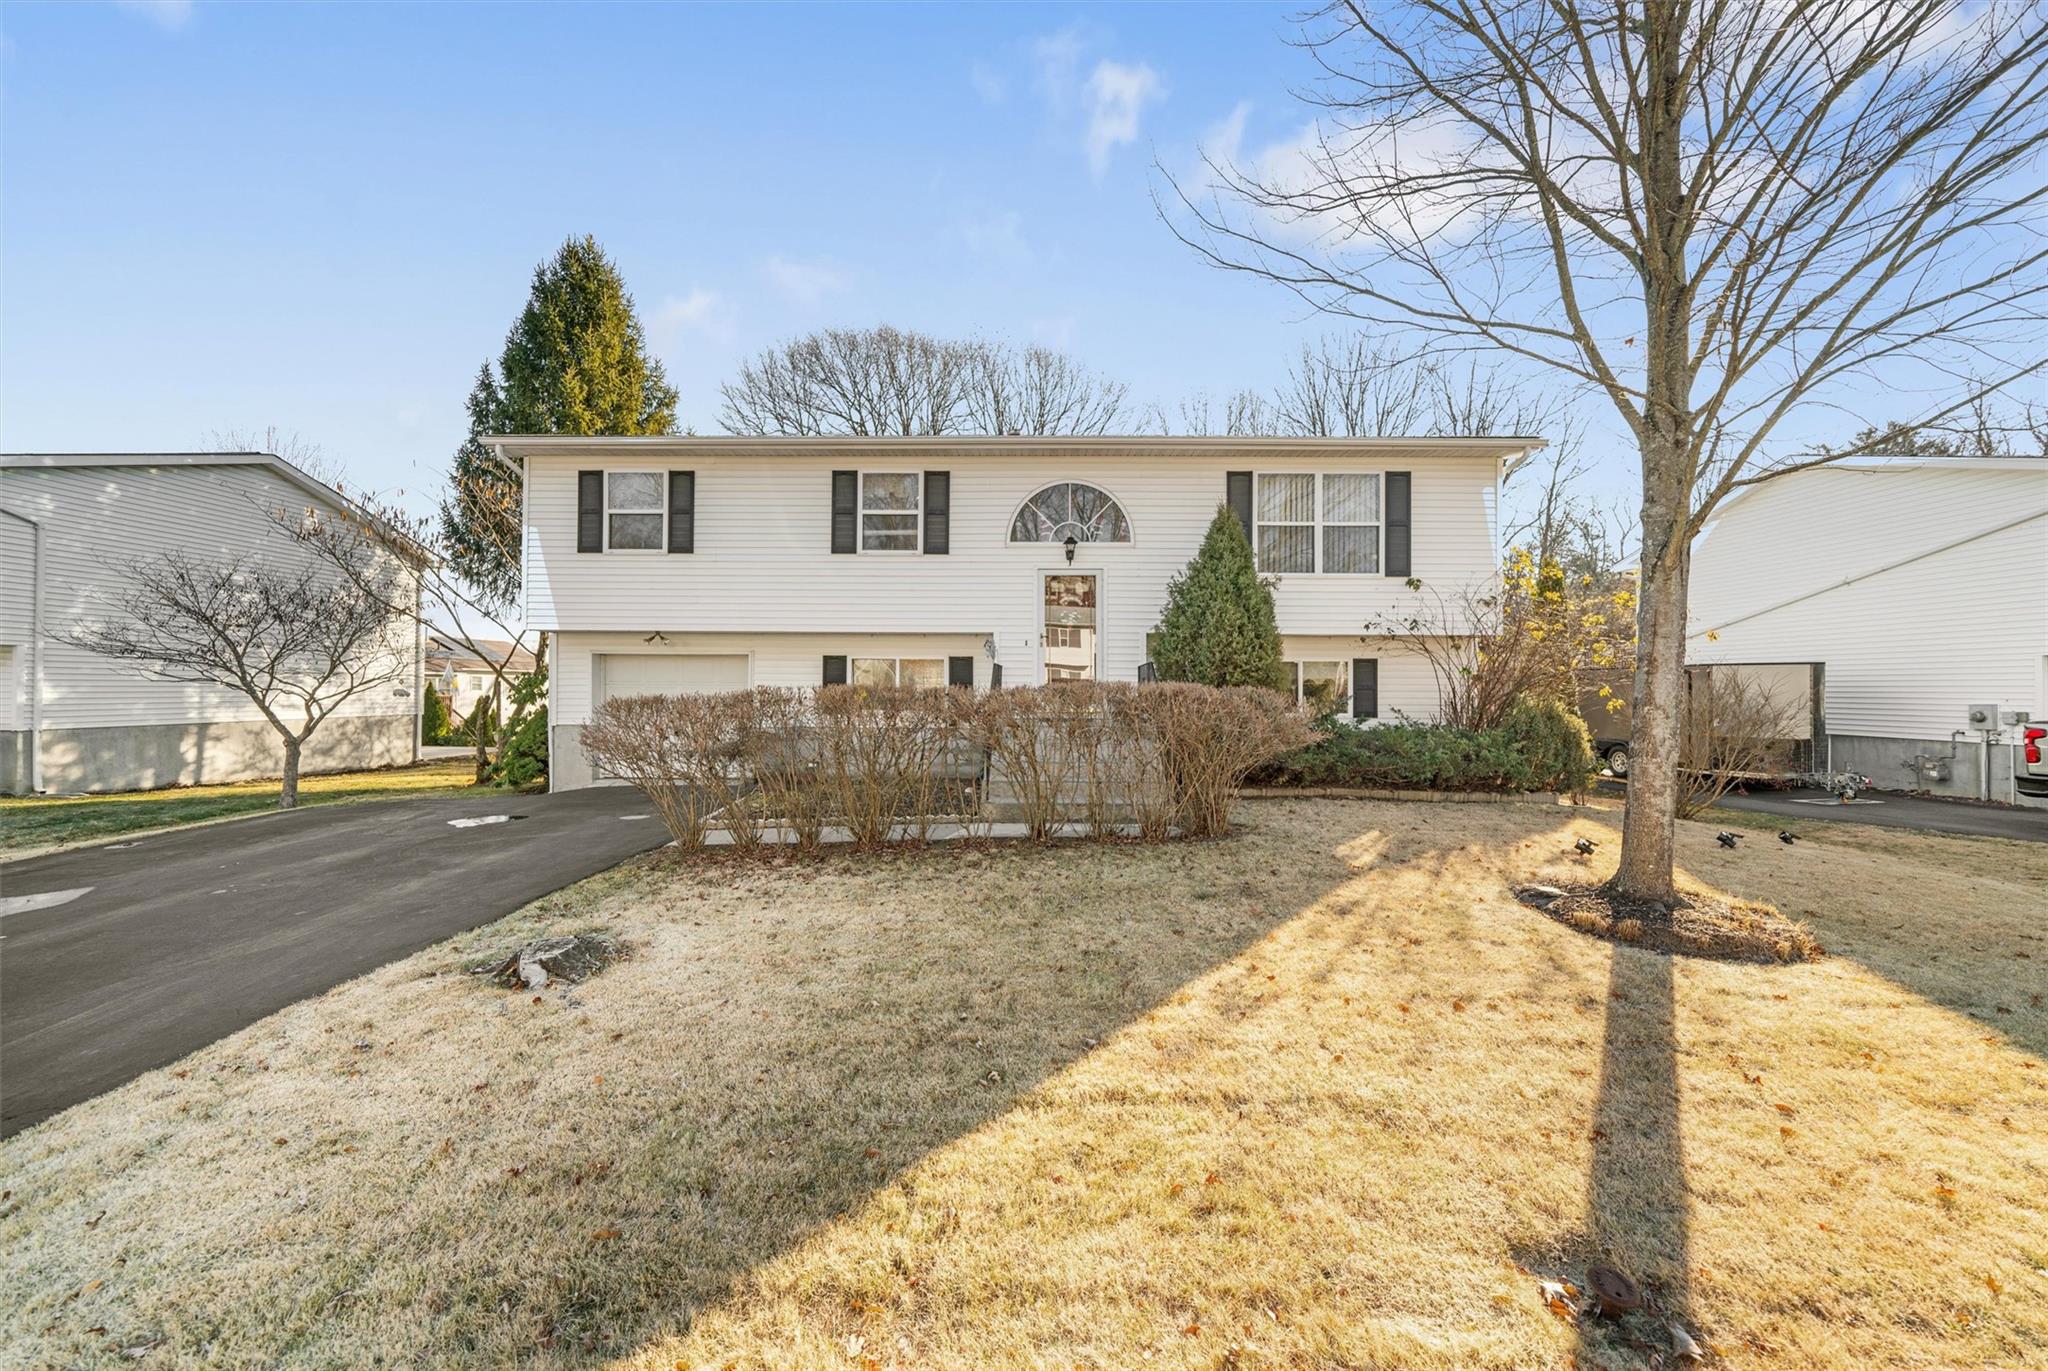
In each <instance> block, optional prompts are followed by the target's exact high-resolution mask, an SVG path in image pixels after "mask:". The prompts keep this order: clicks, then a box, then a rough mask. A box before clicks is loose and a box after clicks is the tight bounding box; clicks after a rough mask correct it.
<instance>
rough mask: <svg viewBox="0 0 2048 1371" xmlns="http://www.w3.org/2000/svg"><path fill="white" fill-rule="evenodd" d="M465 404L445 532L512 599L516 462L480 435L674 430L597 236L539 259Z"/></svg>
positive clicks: (515, 588) (445, 506) (461, 567)
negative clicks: (504, 460)
mask: <svg viewBox="0 0 2048 1371" xmlns="http://www.w3.org/2000/svg"><path fill="white" fill-rule="evenodd" d="M468 408H469V434H468V436H467V437H466V438H465V439H464V440H463V443H462V446H461V447H459V448H458V449H456V453H455V464H454V470H453V471H452V472H451V473H450V481H449V493H448V495H447V496H446V498H444V499H443V501H442V503H441V532H442V535H443V537H444V538H445V540H446V542H447V545H448V549H449V555H450V557H451V559H452V560H453V561H454V563H455V566H456V570H457V571H459V572H460V573H461V574H462V575H463V577H464V578H465V579H467V580H468V581H469V582H470V584H472V585H474V586H475V587H477V588H478V589H479V590H481V591H484V592H486V593H487V594H489V595H490V596H491V597H493V598H494V599H496V600H498V601H499V602H500V603H503V604H511V603H513V602H514V601H516V600H517V599H518V595H519V560H518V549H519V507H520V488H519V484H520V482H519V472H518V471H517V470H508V469H507V468H505V467H504V466H502V465H501V464H500V463H499V462H498V460H497V457H496V455H495V454H494V453H493V452H492V451H491V450H490V447H489V446H488V445H487V444H486V443H485V442H484V439H485V438H486V437H488V436H490V435H492V434H497V433H561V434H579V435H603V436H607V437H628V436H632V435H635V434H649V433H672V432H674V431H675V425H676V391H675V387H673V386H671V385H670V384H669V383H668V377H667V376H666V375H665V374H664V373H663V371H662V367H661V362H660V361H659V360H658V359H657V358H655V357H653V356H651V355H649V353H648V351H647V338H646V334H645V333H644V332H643V331H642V330H641V327H640V320H639V317H638V316H637V315H636V314H635V313H634V312H633V297H632V296H631V295H629V294H627V292H626V283H625V280H624V278H623V277H621V276H620V275H619V269H618V268H617V267H616V266H615V265H613V263H612V261H611V259H610V258H608V257H606V256H605V254H604V249H603V248H601V247H599V246H598V244H597V240H596V239H595V238H592V237H589V236H587V235H586V236H585V237H582V238H571V239H569V240H568V241H567V242H565V243H563V244H562V246H561V248H560V249H559V250H558V251H557V252H556V253H555V255H554V256H553V257H552V258H550V259H549V260H548V261H546V262H543V263H542V264H541V265H540V266H539V267H537V268H535V269H534V273H533V288H532V290H531V292H530V293H529V295H528V298H527V301H526V308H525V309H523V310H522V311H520V314H519V318H518V320H517V322H515V323H514V324H513V325H512V331H511V332H510V333H509V334H508V335H506V338H505V351H504V354H503V355H502V356H501V357H500V358H499V360H498V368H497V371H496V373H495V374H494V373H493V372H492V370H491V365H490V363H488V362H486V363H485V364H484V365H483V366H482V367H481V368H479V369H478V372H477V378H476V382H475V384H474V385H473V386H471V388H470V392H469V401H468Z"/></svg>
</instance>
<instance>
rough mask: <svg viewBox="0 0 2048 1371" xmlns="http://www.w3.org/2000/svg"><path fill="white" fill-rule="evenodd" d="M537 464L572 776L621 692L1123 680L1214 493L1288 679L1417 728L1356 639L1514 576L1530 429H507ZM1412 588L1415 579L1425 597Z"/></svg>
mask: <svg viewBox="0 0 2048 1371" xmlns="http://www.w3.org/2000/svg"><path fill="white" fill-rule="evenodd" d="M495 441H496V443H497V448H498V451H499V453H500V454H501V456H502V457H503V458H504V459H505V460H506V461H508V462H511V463H513V464H516V465H519V466H521V467H522V468H523V470H524V472H525V490H526V512H525V566H524V579H525V595H526V604H525V614H526V624H527V626H528V627H529V628H535V629H540V630H542V631H544V632H546V633H547V634H549V636H550V644H549V653H548V660H549V719H550V722H551V726H552V729H553V738H552V748H553V756H552V759H551V765H550V775H551V776H552V778H553V780H552V783H553V785H554V787H555V788H556V789H570V788H574V787H578V786H583V785H588V784H589V783H590V781H591V771H590V766H589V763H588V761H587V760H586V759H585V758H584V755H583V751H582V748H581V746H580V745H579V741H578V740H579V735H580V734H581V731H582V727H583V725H584V724H585V723H587V722H588V721H589V718H590V711H591V709H592V708H593V706H594V705H595V704H596V703H598V702H599V701H602V700H604V699H607V698H610V697H612V696H617V695H638V694H651V693H664V694H673V693H678V692H684V691H698V690H707V691H708V690H731V689H739V688H742V687H746V686H750V685H772V686H815V685H820V684H826V683H833V682H852V683H861V682H869V683H881V684H891V683H901V684H926V685H933V686H940V685H962V686H970V687H973V688H975V689H987V688H989V687H991V686H995V685H1004V686H1014V685H1035V684H1039V683H1041V682H1044V681H1048V680H1059V679H1084V680H1088V679H1092V680H1121V681H1133V680H1137V679H1139V675H1140V667H1141V666H1142V665H1144V663H1145V662H1146V660H1147V656H1148V653H1147V646H1146V640H1147V636H1148V635H1149V634H1150V633H1151V632H1152V631H1153V629H1154V628H1155V627H1156V626H1157V624H1158V621H1159V614H1160V610H1161V609H1162V607H1163V606H1164V604H1165V602H1166V586H1167V582H1168V580H1169V579H1171V578H1172V577H1173V575H1174V574H1175V573H1176V572H1178V571H1180V570H1181V568H1182V567H1184V566H1186V565H1187V562H1188V559H1189V558H1190V557H1192V556H1193V555H1194V553H1195V550H1196V548H1197V547H1198V546H1199V545H1200V543H1201V540H1202V536H1203V534H1204V532H1205V531H1206V530H1207V528H1208V525H1209V522H1210V520H1211V519H1212V518H1213V517H1214V516H1215V513H1216V510H1217V508H1218V506H1227V507H1228V508H1229V509H1230V510H1231V511H1232V512H1233V513H1234V514H1235V515H1236V516H1237V517H1238V518H1239V519H1240V520H1241V521H1242V522H1243V524H1244V526H1245V530H1246V532H1247V533H1248V534H1249V535H1250V538H1251V542H1252V546H1253V547H1254V549H1255V550H1256V552H1257V555H1258V559H1259V565H1260V570H1261V571H1262V572H1264V573H1265V574H1266V575H1268V576H1271V577H1272V578H1274V581H1275V585H1274V591H1273V593H1274V601H1275V606H1276V609H1277V612H1278V617H1279V627H1280V632H1281V634H1282V642H1283V650H1284V655H1285V656H1286V658H1287V660H1288V662H1289V663H1290V664H1291V667H1292V678H1293V681H1294V688H1295V689H1296V690H1297V691H1298V692H1303V693H1305V694H1310V695H1315V696H1320V697H1322V698H1324V699H1334V700H1336V701H1337V702H1338V704H1339V708H1340V712H1342V713H1344V714H1347V715H1350V716H1352V717H1354V718H1358V719H1378V718H1391V717H1395V716H1400V717H1406V718H1419V719H1427V718H1431V717H1433V716H1434V715H1435V713H1436V709H1437V691H1436V685H1435V682H1434V680H1433V679H1432V677H1431V675H1430V672H1429V669H1428V667H1427V666H1426V664H1425V663H1424V662H1423V661H1422V660H1421V659H1419V658H1417V657H1415V656H1413V655H1411V654H1408V653H1405V652H1403V651H1401V650H1400V649H1399V648H1398V647H1397V646H1396V645H1394V644H1392V643H1389V642H1386V641H1384V640H1379V639H1370V638H1367V637H1365V636H1364V629H1365V626H1366V624H1367V623H1368V622H1369V621H1372V620H1375V619H1379V618H1382V617H1384V616H1389V615H1405V614H1408V613H1415V612H1421V613H1424V614H1427V615H1431V616H1434V615H1435V614H1436V613H1437V612H1438V609H1439V607H1440V606H1441V605H1445V604H1450V603H1453V602H1455V601H1456V599H1457V593H1458V591H1459V590H1460V589H1462V588H1464V587H1468V586H1469V587H1487V586H1491V585H1492V584H1493V582H1494V579H1495V577H1496V575H1497V568H1498V555H1497V548H1496V546H1495V541H1496V528H1497V519H1496V510H1497V507H1498V502H1499V494H1500V486H1501V482H1502V481H1503V480H1504V479H1505V477H1506V475H1507V473H1508V471H1509V470H1510V469H1511V468H1512V466H1513V464H1514V463H1515V462H1517V461H1519V460H1520V459H1521V458H1522V457H1523V456H1524V455H1525V454H1526V453H1528V452H1530V451H1532V450H1533V449H1535V448H1537V447H1539V446H1541V443H1540V440H1537V439H1532V438H1370V439H1320V438H1318V439H1291V438H1273V439H1268V438H1142V437H1141V438H573V437H514V436H508V437H504V438H500V439H497V440H495ZM1411 579H1412V580H1414V581H1419V582H1420V583H1421V589H1420V590H1417V589H1415V588H1414V587H1413V586H1411V584H1410V582H1411Z"/></svg>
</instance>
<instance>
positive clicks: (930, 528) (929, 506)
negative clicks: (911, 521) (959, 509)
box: [924, 471, 953, 553]
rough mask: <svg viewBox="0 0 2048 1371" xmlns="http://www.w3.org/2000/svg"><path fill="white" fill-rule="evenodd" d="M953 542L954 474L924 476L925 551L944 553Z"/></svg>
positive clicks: (934, 472)
mask: <svg viewBox="0 0 2048 1371" xmlns="http://www.w3.org/2000/svg"><path fill="white" fill-rule="evenodd" d="M952 541H953V473H952V472H950V471H927V472H926V473H925V474H924V550H925V551H926V552H930V553H944V552H946V551H948V550H949V548H950V547H951V544H952Z"/></svg>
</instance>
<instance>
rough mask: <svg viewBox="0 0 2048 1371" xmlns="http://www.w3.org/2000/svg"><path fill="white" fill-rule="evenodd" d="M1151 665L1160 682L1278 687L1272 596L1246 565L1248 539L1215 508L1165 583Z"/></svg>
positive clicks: (1282, 676) (1282, 680)
mask: <svg viewBox="0 0 2048 1371" xmlns="http://www.w3.org/2000/svg"><path fill="white" fill-rule="evenodd" d="M1152 664H1153V666H1155V667H1156V668H1158V671H1159V677H1160V679H1161V680H1165V681H1195V682H1198V683H1200V684H1202V685H1212V686H1270V687H1272V688H1273V689H1275V690H1280V689H1284V688H1285V687H1286V684H1287V669H1286V666H1285V665H1284V664H1283V663H1282V662H1281V660H1280V630H1279V627H1278V625H1277V624H1276V622H1275V620H1274V617H1273V591H1272V587H1271V586H1269V585H1268V584H1267V583H1266V582H1265V581H1263V580H1261V579H1260V577H1259V572H1258V568H1257V567H1256V566H1255V565H1253V563H1252V545H1251V541H1250V540H1249V539H1247V538H1246V537H1245V536H1244V526H1243V525H1242V524H1240V523H1238V521H1237V516H1236V515H1235V514H1232V513H1231V512H1230V508H1229V507H1228V506H1227V505H1225V506H1219V507H1218V508H1217V510H1216V517H1215V518H1214V519H1212V520H1210V521H1209V531H1208V533H1207V534H1205V535H1203V538H1202V546H1201V548H1200V549H1199V550H1198V551H1197V552H1196V553H1195V556H1194V560H1193V561H1191V562H1189V563H1188V564H1187V566H1186V567H1185V568H1183V569H1182V571H1181V572H1180V574H1179V575H1177V576H1175V577H1174V578H1173V579H1172V580H1171V581H1169V582H1167V584H1166V610H1165V612H1164V613H1162V614H1161V615H1160V616H1159V630H1158V633H1157V634H1156V635H1155V637H1154V641H1153V648H1152Z"/></svg>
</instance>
